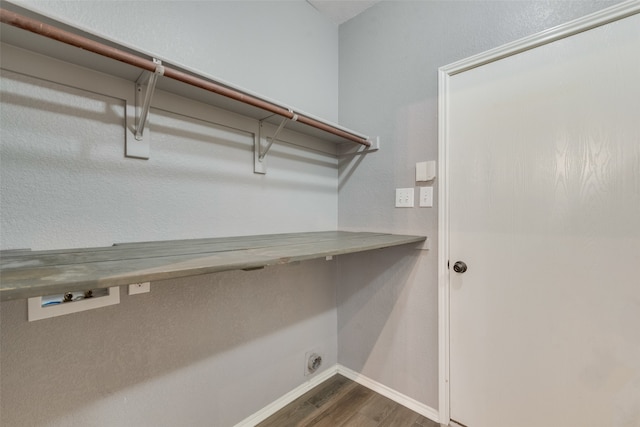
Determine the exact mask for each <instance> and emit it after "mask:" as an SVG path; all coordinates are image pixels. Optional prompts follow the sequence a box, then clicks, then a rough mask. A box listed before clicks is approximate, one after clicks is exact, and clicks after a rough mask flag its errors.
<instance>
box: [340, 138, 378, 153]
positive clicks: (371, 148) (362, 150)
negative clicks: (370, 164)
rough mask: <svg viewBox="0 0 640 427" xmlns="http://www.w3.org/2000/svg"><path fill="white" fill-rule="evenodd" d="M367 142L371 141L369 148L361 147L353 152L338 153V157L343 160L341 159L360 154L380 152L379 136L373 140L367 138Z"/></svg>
mask: <svg viewBox="0 0 640 427" xmlns="http://www.w3.org/2000/svg"><path fill="white" fill-rule="evenodd" d="M369 140H370V141H371V146H369V147H365V146H361V147H360V148H358V149H357V150H355V151H346V152H343V153H340V155H339V156H338V157H340V158H343V157H353V156H360V155H362V154H367V153H375V152H376V151H378V150H380V137H379V136H376V137H375V138H369Z"/></svg>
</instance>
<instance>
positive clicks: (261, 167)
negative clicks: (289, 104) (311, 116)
mask: <svg viewBox="0 0 640 427" xmlns="http://www.w3.org/2000/svg"><path fill="white" fill-rule="evenodd" d="M289 112H290V113H291V114H292V117H291V118H288V117H285V118H283V119H282V121H281V122H280V125H279V126H278V129H276V131H275V133H274V134H273V136H271V137H268V136H263V135H262V129H263V124H264V121H265V120H266V119H262V120H260V122H259V127H258V136H257V138H256V140H255V142H254V147H253V172H254V173H260V174H266V173H267V159H266V156H267V153H268V152H269V150H270V149H271V146H272V145H273V143H274V142H276V141H277V140H278V135H280V132H281V131H282V129H284V127H285V126H286V125H287V123H288V122H289V121H294V122H295V121H296V120H298V115H297V114H296V113H294V112H293V110H291V109H289ZM269 117H272V116H269ZM267 118H268V117H267ZM263 139H264V140H265V142H266V146H264V145H263V143H262V140H263ZM263 147H264V148H263Z"/></svg>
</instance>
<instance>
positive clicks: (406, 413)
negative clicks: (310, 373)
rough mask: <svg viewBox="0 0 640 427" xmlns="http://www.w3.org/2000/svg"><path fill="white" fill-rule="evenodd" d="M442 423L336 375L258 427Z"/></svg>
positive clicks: (430, 426)
mask: <svg viewBox="0 0 640 427" xmlns="http://www.w3.org/2000/svg"><path fill="white" fill-rule="evenodd" d="M294 426H295V427H343V426H344V427H439V425H438V424H437V423H435V422H433V421H431V420H429V419H428V418H425V417H423V416H422V415H420V414H417V413H415V412H413V411H412V410H410V409H407V408H405V407H404V406H402V405H399V404H397V403H395V402H394V401H392V400H390V399H388V398H386V397H384V396H381V395H379V394H378V393H376V392H374V391H371V390H369V389H368V388H366V387H364V386H361V385H360V384H358V383H356V382H354V381H351V380H349V379H347V378H345V377H343V376H342V375H335V376H333V377H331V378H330V379H328V380H327V381H325V382H323V383H322V384H320V385H318V386H317V387H315V388H314V389H312V390H310V391H308V392H307V393H305V394H304V395H302V396H300V397H299V398H298V399H296V400H294V401H293V402H291V403H290V404H289V405H287V406H286V407H284V408H282V409H281V410H280V411H278V412H276V413H275V414H273V415H272V416H270V417H269V418H267V419H266V420H264V421H263V422H261V423H260V424H258V425H257V426H256V427H294Z"/></svg>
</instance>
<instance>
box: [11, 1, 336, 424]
mask: <svg viewBox="0 0 640 427" xmlns="http://www.w3.org/2000/svg"><path fill="white" fill-rule="evenodd" d="M258 3H259V4H257V3H255V4H254V3H251V4H249V3H243V4H242V5H239V4H238V2H201V3H197V4H195V3H192V2H175V3H173V2H162V7H154V6H153V4H154V3H152V2H126V3H118V4H117V5H113V4H111V3H109V6H108V7H107V5H106V2H105V3H103V2H42V3H38V6H40V7H43V8H44V7H46V8H48V9H49V10H51V11H54V12H56V13H58V14H60V15H63V16H65V17H66V18H67V19H69V20H70V21H76V20H77V21H80V22H81V23H82V24H83V25H86V26H91V27H95V28H97V29H98V30H99V31H100V32H103V33H105V34H108V35H110V36H111V37H114V38H118V39H121V40H124V41H126V42H127V43H129V44H133V45H137V46H141V47H142V48H143V49H146V50H149V51H153V52H158V53H159V54H161V55H162V56H166V57H167V58H169V59H171V60H176V61H180V62H183V63H184V64H186V65H188V66H191V67H194V68H200V69H203V70H204V71H206V72H207V73H210V74H213V75H222V74H225V75H224V76H223V77H224V78H227V79H229V80H233V81H234V82H237V83H239V84H241V85H243V86H246V87H248V88H251V89H253V90H256V91H259V92H262V93H265V94H268V95H271V96H273V97H277V98H279V99H282V100H283V101H286V102H290V103H291V104H292V105H296V106H300V107H301V108H304V109H308V110H310V111H312V112H314V113H316V114H319V115H320V114H322V115H325V116H326V117H328V118H331V116H332V115H333V116H336V115H337V110H336V106H335V102H336V100H337V85H336V76H337V65H336V64H337V55H338V51H337V28H336V27H335V26H334V25H333V24H330V23H328V22H327V21H325V20H324V19H323V18H322V17H321V16H320V15H318V14H317V12H316V11H315V10H314V9H313V8H312V7H311V6H309V5H307V4H306V3H304V2H297V3H292V4H287V3H281V2H258ZM155 4H156V5H157V4H158V3H155ZM206 18H208V19H206ZM241 18H242V19H241ZM241 33H242V34H245V36H244V37H240V34H241ZM291 34H297V35H298V36H299V37H298V39H297V40H294V41H291V40H289V37H290V36H291ZM283 41H286V43H287V48H288V49H290V48H294V49H298V50H303V49H301V48H300V46H299V45H297V44H296V43H298V42H299V43H302V42H303V41H304V43H305V49H304V51H301V52H298V53H297V54H296V55H290V54H289V53H288V52H287V51H286V49H285V50H282V49H280V47H279V46H280V45H281V44H282V43H281V42H283ZM307 49H308V51H307ZM214 59H215V60H214ZM223 59H224V60H223ZM218 61H219V63H218ZM2 65H3V66H9V65H10V64H8V63H7V61H4V60H3V61H2ZM46 69H47V67H46V66H44V67H41V70H46ZM71 74H72V75H73V72H72V73H71ZM234 76H237V77H238V79H235V78H234ZM98 81H99V80H96V87H95V91H96V92H101V93H104V92H108V89H109V88H108V87H107V86H108V85H103V84H102V83H98ZM302 81H304V84H305V86H304V87H302V85H301V82H302ZM1 84H2V94H1V95H2V97H1V99H2V108H1V109H0V128H1V129H2V131H1V132H2V133H1V135H0V136H1V141H2V145H1V152H0V156H1V157H0V161H1V162H2V168H1V175H0V182H1V185H2V188H1V191H0V203H1V209H2V211H1V216H0V219H1V224H0V233H1V234H0V238H1V243H2V249H7V248H19V247H31V248H34V249H52V248H64V247H83V246H85V247H86V246H104V245H110V244H112V243H113V242H122V241H137V240H160V239H173V238H193V237H206V236H224V235H238V234H262V233H275V232H294V231H314V230H328V229H335V228H336V224H337V175H338V173H337V162H336V160H335V159H333V158H331V157H327V156H323V155H320V154H317V153H307V152H302V153H301V150H297V149H295V148H292V147H288V146H278V147H274V150H275V151H273V152H272V156H271V158H270V159H269V172H268V174H267V175H264V176H262V175H255V174H253V153H252V149H253V147H252V145H251V143H252V142H251V137H250V135H248V134H246V133H243V132H238V131H231V130H230V129H229V128H220V127H217V126H215V125H212V124H211V123H208V122H206V121H202V120H198V119H194V118H191V117H186V116H184V115H182V114H184V113H185V111H183V110H181V109H180V108H179V107H172V108H174V110H175V111H173V112H167V111H161V110H159V109H157V108H152V110H151V117H150V123H151V130H152V148H151V159H149V160H148V161H142V160H135V159H126V158H124V157H123V151H124V146H123V135H124V119H123V117H124V105H123V102H122V100H120V99H117V97H112V96H110V95H109V94H108V93H107V94H106V95H99V94H96V93H91V92H88V91H85V90H78V89H73V88H70V87H66V86H62V85H59V84H55V83H51V82H47V81H43V80H39V79H34V78H31V77H26V76H24V75H20V74H16V73H13V72H6V71H3V74H2V79H1ZM121 84H122V85H124V84H125V83H121ZM116 86H117V85H116ZM285 87H286V88H285ZM130 89H131V91H132V92H133V85H132V84H130ZM189 105H190V108H192V109H194V110H197V111H200V112H202V111H205V112H206V111H208V110H207V109H206V108H202V107H199V106H198V105H197V104H195V103H191V104H189ZM325 113H329V114H325ZM204 115H205V116H206V115H207V114H204ZM209 119H210V120H212V121H215V120H216V117H215V115H214V114H212V115H211V116H209ZM309 157H311V158H309ZM335 282H336V263H335V261H334V262H325V261H324V260H322V261H317V262H316V261H313V262H304V263H300V264H297V265H288V266H279V267H274V268H267V269H264V270H259V271H253V272H228V273H219V274H214V275H206V276H201V277H194V278H187V279H182V280H171V281H165V282H154V283H152V286H151V292H150V293H149V294H144V295H136V296H132V297H128V296H126V295H125V293H126V288H124V287H123V288H122V292H121V295H122V302H121V303H120V304H118V305H115V306H111V307H106V308H103V309H97V310H92V311H89V312H83V313H78V314H73V315H68V316H62V317H58V318H54V319H48V320H41V321H38V322H32V323H28V322H27V320H26V301H24V300H23V301H11V302H3V303H2V304H1V305H0V311H1V317H0V339H1V341H0V349H1V357H0V387H1V388H0V396H1V407H0V424H2V425H3V426H5V425H6V426H125V425H130V426H154V427H156V426H176V425H185V426H221V427H222V426H231V425H234V424H235V423H237V422H238V421H240V420H242V419H243V418H245V417H247V416H249V415H251V414H252V413H254V412H255V411H257V410H259V409H261V408H263V407H264V406H265V405H267V404H269V403H271V402H272V401H274V400H275V399H277V398H279V397H280V396H282V395H284V394H285V393H287V392H289V391H290V390H292V389H293V388H295V387H296V386H298V385H300V384H302V383H303V382H304V381H305V379H306V378H305V377H304V376H303V372H304V371H303V366H304V364H303V363H304V354H305V351H308V350H310V349H313V348H318V349H320V350H321V351H322V352H324V355H325V364H326V366H331V365H332V364H334V363H335V362H336V358H337V356H336V353H337V350H336V348H337V339H336V331H337V325H336V303H335Z"/></svg>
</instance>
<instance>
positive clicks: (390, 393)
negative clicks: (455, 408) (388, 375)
mask: <svg viewBox="0 0 640 427" xmlns="http://www.w3.org/2000/svg"><path fill="white" fill-rule="evenodd" d="M337 372H338V373H339V374H341V375H344V376H345V377H347V378H349V379H350V380H353V381H355V382H357V383H358V384H360V385H363V386H365V387H367V388H368V389H370V390H373V391H375V392H376V393H378V394H381V395H383V396H384V397H387V398H389V399H391V400H393V401H394V402H396V403H398V404H400V405H402V406H405V407H407V408H409V409H411V410H412V411H414V412H417V413H418V414H420V415H422V416H424V417H427V418H429V419H430V420H431V421H434V422H436V423H439V422H440V415H439V413H438V411H437V410H435V409H433V408H432V407H430V406H427V405H425V404H424V403H420V402H418V401H417V400H415V399H412V398H411V397H409V396H406V395H404V394H402V393H400V392H398V391H396V390H394V389H392V388H389V387H387V386H386V385H384V384H381V383H379V382H377V381H374V380H372V379H371V378H368V377H366V376H364V375H362V374H359V373H357V372H356V371H353V370H351V369H349V368H347V367H346V366H342V365H340V364H338V365H337Z"/></svg>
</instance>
